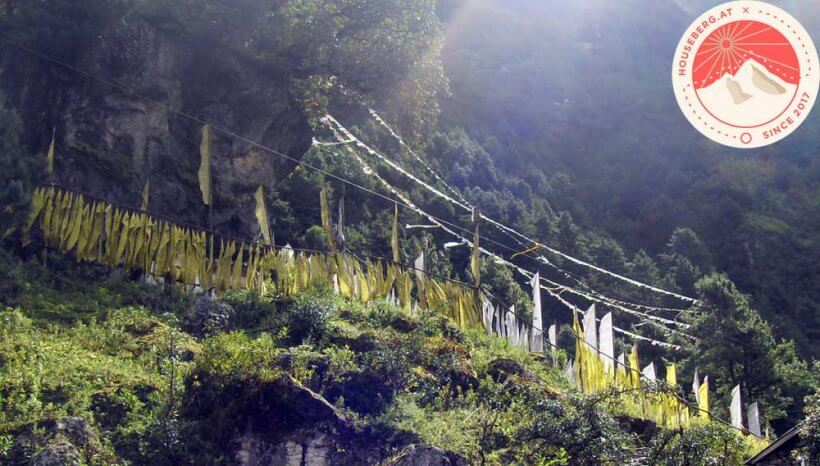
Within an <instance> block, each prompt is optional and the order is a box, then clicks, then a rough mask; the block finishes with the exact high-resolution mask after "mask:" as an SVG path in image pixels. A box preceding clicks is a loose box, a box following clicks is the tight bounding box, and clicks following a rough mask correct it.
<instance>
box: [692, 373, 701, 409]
mask: <svg viewBox="0 0 820 466" xmlns="http://www.w3.org/2000/svg"><path fill="white" fill-rule="evenodd" d="M692 393H694V394H695V401H697V402H700V376H698V368H697V367H696V368H695V376H694V377H693V378H692Z"/></svg>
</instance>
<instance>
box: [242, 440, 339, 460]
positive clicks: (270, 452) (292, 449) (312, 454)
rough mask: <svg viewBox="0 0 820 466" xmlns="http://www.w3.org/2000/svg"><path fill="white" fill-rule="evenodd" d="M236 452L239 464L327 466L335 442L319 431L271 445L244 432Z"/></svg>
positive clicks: (331, 456)
mask: <svg viewBox="0 0 820 466" xmlns="http://www.w3.org/2000/svg"><path fill="white" fill-rule="evenodd" d="M239 444H240V447H239V449H238V450H237V453H236V463H237V464H238V465H241V466H268V465H270V466H273V465H281V466H302V465H312V466H327V465H330V464H333V462H332V459H333V454H334V453H335V448H334V446H335V444H334V442H333V441H332V439H330V438H329V437H328V436H327V435H325V434H322V433H320V432H313V433H311V434H308V435H305V436H301V437H299V438H289V439H287V440H284V441H282V442H281V443H277V444H274V445H271V444H270V443H267V442H265V441H263V440H260V439H259V438H257V437H255V436H253V435H247V434H246V435H243V436H242V437H241V438H240V440H239Z"/></svg>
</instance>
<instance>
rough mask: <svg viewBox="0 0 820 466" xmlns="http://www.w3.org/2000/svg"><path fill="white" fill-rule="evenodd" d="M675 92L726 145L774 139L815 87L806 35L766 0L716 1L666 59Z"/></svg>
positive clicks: (789, 127) (806, 105) (692, 116)
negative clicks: (670, 60) (669, 59)
mask: <svg viewBox="0 0 820 466" xmlns="http://www.w3.org/2000/svg"><path fill="white" fill-rule="evenodd" d="M672 83H673V85H674V89H675V97H676V98H677V100H678V105H679V106H680V108H681V110H682V111H683V114H684V115H686V118H687V119H688V120H689V122H690V123H692V125H693V126H694V127H695V128H697V130H698V131H700V132H701V133H703V135H704V136H706V137H708V138H709V139H712V140H713V141H716V142H718V143H720V144H724V145H727V146H730V147H736V148H741V149H752V148H756V147H763V146H767V145H769V144H774V143H775V142H777V141H780V140H781V139H783V138H785V137H786V136H788V135H789V134H791V133H792V132H794V130H796V129H797V128H798V127H799V126H800V124H802V123H803V122H804V121H805V120H806V117H807V116H808V114H809V112H810V111H811V109H812V107H813V106H814V102H815V100H816V98H817V92H818V89H819V88H820V64H819V63H818V59H817V50H816V49H815V47H814V43H813V42H812V40H811V37H810V36H809V34H808V33H807V32H806V30H805V29H804V28H803V26H801V25H800V23H798V22H797V20H795V19H794V18H793V17H791V16H790V15H789V14H788V13H786V12H785V11H783V10H781V9H780V8H777V7H775V6H773V5H769V4H768V3H763V2H758V1H736V2H729V3H724V4H723V5H719V6H716V7H714V8H712V9H711V10H709V11H707V12H706V13H704V14H703V15H701V16H700V17H699V18H698V19H697V20H695V22H694V23H692V25H691V26H689V28H688V29H687V30H686V32H685V33H684V35H683V38H681V40H680V43H679V44H678V47H677V49H676V50H675V63H674V65H673V66H672Z"/></svg>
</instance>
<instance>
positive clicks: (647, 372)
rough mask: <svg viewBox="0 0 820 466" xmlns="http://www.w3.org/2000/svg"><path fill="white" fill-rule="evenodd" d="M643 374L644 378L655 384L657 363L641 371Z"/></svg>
mask: <svg viewBox="0 0 820 466" xmlns="http://www.w3.org/2000/svg"><path fill="white" fill-rule="evenodd" d="M641 374H643V376H644V377H646V378H647V379H649V380H651V381H653V382H654V381H655V379H656V377H655V363H654V362H650V363H649V365H648V366H646V367H644V368H643V370H642V371H641Z"/></svg>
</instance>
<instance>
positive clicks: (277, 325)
mask: <svg viewBox="0 0 820 466" xmlns="http://www.w3.org/2000/svg"><path fill="white" fill-rule="evenodd" d="M0 261H2V269H3V270H4V274H3V277H2V280H0V304H2V305H3V306H4V309H3V310H2V314H0V316H2V317H1V318H0V335H2V337H3V338H2V343H0V354H2V358H0V367H2V369H3V370H2V372H0V393H2V398H0V403H1V404H0V406H1V407H2V410H0V413H2V414H0V439H2V442H0V456H1V457H2V458H3V462H4V464H28V462H29V461H34V462H35V463H36V462H37V461H38V458H39V461H45V459H46V458H47V457H49V456H58V457H63V458H75V459H76V460H77V461H80V462H83V463H86V464H120V463H122V462H127V463H131V464H234V463H235V462H239V461H240V459H242V458H248V457H251V458H252V457H256V458H269V459H270V458H274V459H275V458H282V459H284V458H293V457H294V456H288V455H294V454H293V453H289V452H288V450H287V447H286V446H287V445H288V444H289V442H290V443H291V444H294V445H299V446H300V447H299V453H298V454H302V450H301V448H302V446H304V448H305V449H306V451H307V450H310V453H309V454H311V455H329V456H328V461H330V464H340V463H342V462H344V461H350V462H353V463H355V464H363V463H376V462H381V461H388V462H389V461H393V462H394V463H390V464H405V463H401V458H402V457H403V455H405V456H406V455H411V454H413V452H414V451H415V449H418V448H420V447H419V446H420V445H425V446H427V447H437V448H440V449H442V452H441V453H440V454H441V455H445V456H446V455H451V456H450V458H451V459H453V461H460V462H464V461H466V462H469V463H470V464H513V463H517V464H549V465H559V464H601V463H616V464H622V463H623V462H625V461H627V460H628V459H629V458H635V457H636V455H637V456H641V457H644V456H645V457H648V458H654V460H652V463H651V464H681V463H680V462H681V461H686V458H689V459H690V460H692V461H694V460H695V458H697V461H700V462H697V463H689V464H709V462H710V461H712V460H715V461H717V460H718V459H721V460H722V461H725V462H726V463H727V464H740V463H741V462H742V460H743V459H744V457H745V455H748V454H749V453H750V452H749V451H748V450H747V448H748V447H747V446H746V445H745V444H744V443H743V442H742V440H741V437H740V436H738V435H737V434H736V433H735V432H733V431H732V430H731V429H727V428H724V427H721V426H719V425H717V424H714V423H711V424H707V425H704V426H701V427H693V428H692V429H689V430H687V431H686V433H685V434H684V435H681V434H680V433H676V432H671V431H670V432H664V431H658V430H657V429H655V428H654V427H652V426H651V425H648V424H646V423H642V422H640V421H636V420H630V419H629V418H626V417H623V416H621V415H619V413H618V408H619V407H618V406H617V405H616V404H615V403H612V402H611V401H614V400H616V399H617V397H615V396H614V394H609V393H601V394H599V395H596V396H585V395H582V394H580V393H578V392H576V391H575V389H573V388H571V384H570V383H569V381H568V380H567V379H566V376H565V375H564V373H563V363H564V362H565V355H564V354H563V353H555V354H553V355H548V356H546V357H543V358H542V357H538V356H535V355H531V354H527V353H524V352H522V351H521V350H520V349H518V348H514V347H511V346H510V345H508V344H507V343H506V342H504V341H502V340H499V339H497V338H495V337H489V336H487V335H485V334H483V332H481V331H469V332H461V331H459V330H458V329H457V328H455V327H453V326H452V324H450V323H449V322H448V321H447V319H445V318H443V317H441V316H439V315H438V314H436V313H422V314H420V315H408V314H406V313H404V312H402V311H400V310H398V309H396V308H394V307H392V306H390V305H388V304H386V303H376V304H373V305H369V306H363V305H361V304H357V303H352V302H348V301H346V300H343V299H340V298H338V297H336V296H334V295H332V294H329V293H328V292H326V291H323V290H316V291H315V292H313V293H308V294H304V295H301V296H298V297H297V298H295V299H288V300H284V301H283V300H276V299H273V300H271V299H267V298H262V297H260V296H257V295H255V294H253V293H238V294H229V295H227V296H225V298H224V299H221V300H212V299H210V298H208V297H205V296H194V295H191V294H187V293H184V292H181V291H178V290H176V289H175V288H174V287H164V286H160V285H150V284H146V283H140V282H135V281H132V280H130V279H129V278H128V277H125V276H123V275H122V274H120V273H117V272H114V273H113V274H112V273H110V272H109V271H107V270H105V269H103V268H98V267H92V266H80V265H76V264H74V263H73V261H72V260H67V259H65V258H63V257H61V256H54V255H51V254H46V255H44V256H39V255H38V256H35V257H31V258H29V259H28V260H26V261H21V260H20V259H18V258H16V257H14V256H12V255H9V254H8V253H5V252H3V253H0ZM44 261H45V262H44ZM316 439H321V441H317V440H316ZM249 445H250V446H249ZM413 445H415V447H410V446H413ZM445 450H446V451H447V452H450V453H445V452H444V451H445ZM432 451H436V450H432ZM298 454H296V457H297V459H298ZM59 455H61V456H59ZM243 455H244V456H243ZM266 455H267V456H266ZM276 455H280V456H276ZM37 464H43V463H37ZM316 464H322V463H316ZM408 464H410V463H408ZM430 464H444V463H430Z"/></svg>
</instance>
